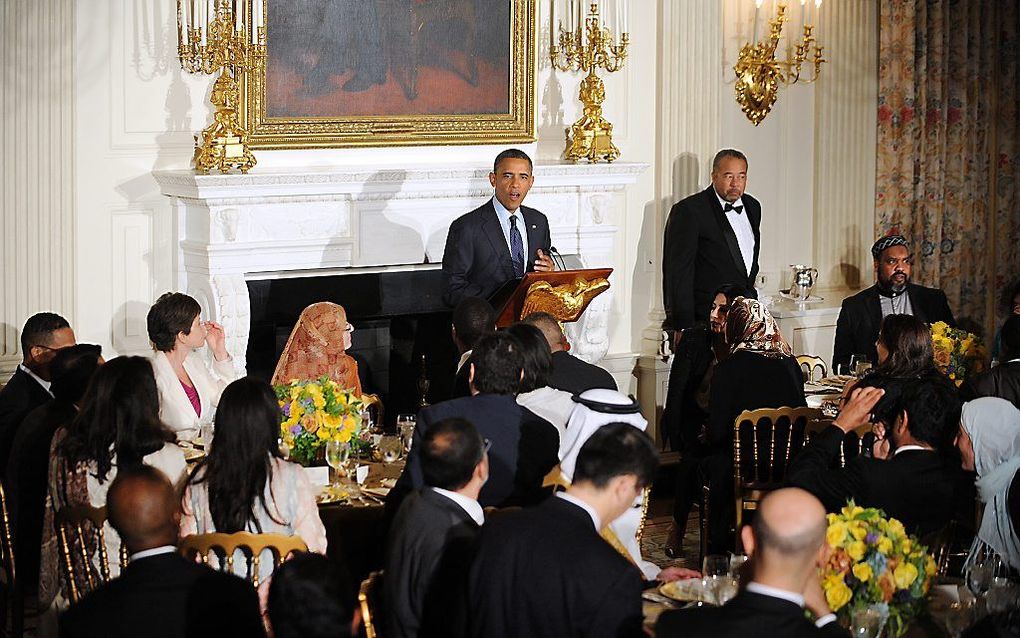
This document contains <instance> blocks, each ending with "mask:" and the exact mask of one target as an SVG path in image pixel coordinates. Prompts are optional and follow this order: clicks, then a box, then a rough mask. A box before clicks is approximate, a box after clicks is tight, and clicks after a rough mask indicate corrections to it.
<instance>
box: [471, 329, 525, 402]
mask: <svg viewBox="0 0 1020 638" xmlns="http://www.w3.org/2000/svg"><path fill="white" fill-rule="evenodd" d="M521 350H523V348H522V347H521V342H520V341H518V340H517V338H516V337H514V336H513V335H510V334H507V333H506V332H494V333H492V334H490V335H485V336H484V337H482V338H481V339H479V340H478V343H476V344H475V347H474V348H472V349H471V357H470V358H469V359H468V363H469V364H470V365H473V366H474V368H475V375H474V377H472V379H471V385H472V386H473V387H474V389H475V390H477V391H478V392H481V393H483V394H517V392H518V388H519V387H520V383H521V370H523V369H524V357H523V355H522V353H521Z"/></svg>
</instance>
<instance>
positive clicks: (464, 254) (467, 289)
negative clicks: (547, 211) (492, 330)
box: [443, 199, 552, 306]
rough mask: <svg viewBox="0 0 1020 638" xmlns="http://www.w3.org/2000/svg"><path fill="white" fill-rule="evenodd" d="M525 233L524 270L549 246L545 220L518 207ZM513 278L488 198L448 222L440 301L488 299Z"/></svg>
mask: <svg viewBox="0 0 1020 638" xmlns="http://www.w3.org/2000/svg"><path fill="white" fill-rule="evenodd" d="M520 212H521V215H523V217H524V226H525V228H524V229H521V228H520V226H518V229H520V230H521V231H522V232H523V231H524V230H526V231H527V233H528V254H527V255H525V257H526V258H527V262H528V263H527V265H526V267H525V271H527V272H530V271H532V270H534V269H535V251H536V250H538V249H539V248H541V249H542V251H544V252H545V253H546V254H548V253H549V247H550V246H551V245H552V238H551V237H550V235H549V220H548V219H546V216H545V215H543V214H542V213H540V212H538V211H537V210H535V209H534V208H529V207H527V206H521V207H520ZM512 279H514V267H513V263H512V262H511V260H510V248H509V246H507V243H506V239H505V238H504V236H503V229H502V228H501V227H500V224H499V217H497V216H496V209H495V208H493V205H492V200H491V199H490V200H489V201H487V202H485V203H484V204H482V205H481V206H479V207H478V208H476V209H474V210H473V211H471V212H470V213H467V214H466V215H462V216H460V217H458V218H457V219H455V220H454V221H453V223H452V224H450V232H449V234H448V235H447V236H446V250H445V251H444V252H443V291H444V292H443V300H444V301H445V302H446V303H447V305H449V306H456V305H457V304H458V303H460V300H461V299H463V298H465V297H481V298H482V299H488V298H489V297H490V296H491V295H492V294H493V293H495V292H496V291H497V290H499V288H500V286H502V285H503V284H505V283H506V282H508V281H510V280H512Z"/></svg>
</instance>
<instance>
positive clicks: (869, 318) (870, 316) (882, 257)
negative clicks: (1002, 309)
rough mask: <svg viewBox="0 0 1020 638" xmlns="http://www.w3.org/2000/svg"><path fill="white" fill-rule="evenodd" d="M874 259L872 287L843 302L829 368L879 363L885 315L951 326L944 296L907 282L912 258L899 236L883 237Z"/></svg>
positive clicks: (907, 247)
mask: <svg viewBox="0 0 1020 638" xmlns="http://www.w3.org/2000/svg"><path fill="white" fill-rule="evenodd" d="M871 256H872V257H874V259H875V276H876V278H877V280H878V281H877V282H876V283H875V285H874V286H872V287H870V288H866V289H864V290H862V291H860V292H859V293H857V294H856V295H853V296H852V297H847V298H846V299H844V300H843V305H842V308H840V311H839V319H838V320H837V321H836V340H835V342H834V344H833V347H832V368H833V370H838V369H840V368H841V367H846V368H849V365H850V357H852V356H853V355H855V354H866V355H868V357H869V361H871V363H873V364H876V363H878V351H877V350H876V349H875V341H877V340H878V332H879V329H880V328H881V327H882V319H884V318H885V317H886V316H887V315H894V314H895V315H913V316H915V317H917V318H918V319H920V320H921V321H923V322H924V323H935V322H936V321H944V322H946V323H948V324H949V325H953V324H954V321H953V311H952V310H950V309H949V302H948V301H947V300H946V293H944V292H942V291H941V290H939V289H938V288H925V287H924V286H920V285H917V284H914V283H911V282H910V270H911V267H912V266H913V263H914V255H913V254H911V252H910V247H909V245H908V244H907V240H906V239H904V238H903V236H902V235H886V236H885V237H881V238H880V239H879V240H878V241H876V242H875V243H874V245H873V246H872V247H871Z"/></svg>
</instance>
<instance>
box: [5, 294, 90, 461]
mask: <svg viewBox="0 0 1020 638" xmlns="http://www.w3.org/2000/svg"><path fill="white" fill-rule="evenodd" d="M74 343H75V341H74V331H73V330H71V326H70V324H68V323H67V319H64V318H63V317H61V316H60V315H58V314H54V313H52V312H40V313H38V314H35V315H32V316H31V317H29V318H28V321H26V322H25V327H24V328H22V329H21V354H22V361H21V364H20V365H18V369H17V370H15V371H14V375H13V376H11V378H10V379H9V380H8V381H7V384H6V385H5V386H4V387H3V389H2V390H0V476H3V475H4V473H5V472H6V471H7V458H8V456H10V453H11V444H12V442H13V441H14V433H15V431H16V430H17V429H18V425H20V424H21V420H22V419H24V418H25V415H27V414H28V413H29V412H31V411H32V410H34V409H36V408H38V407H39V406H41V405H42V404H44V403H46V402H47V401H49V400H50V399H52V398H53V394H52V393H51V392H50V361H52V360H53V355H54V354H56V352H57V351H58V350H60V349H61V348H66V347H68V346H73V345H74Z"/></svg>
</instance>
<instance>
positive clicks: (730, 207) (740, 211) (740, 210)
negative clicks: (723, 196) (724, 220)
mask: <svg viewBox="0 0 1020 638" xmlns="http://www.w3.org/2000/svg"><path fill="white" fill-rule="evenodd" d="M731 210H735V211H737V214H738V215H743V214H744V207H743V206H734V205H733V204H726V205H725V206H723V212H724V213H728V212H730V211H731Z"/></svg>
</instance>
